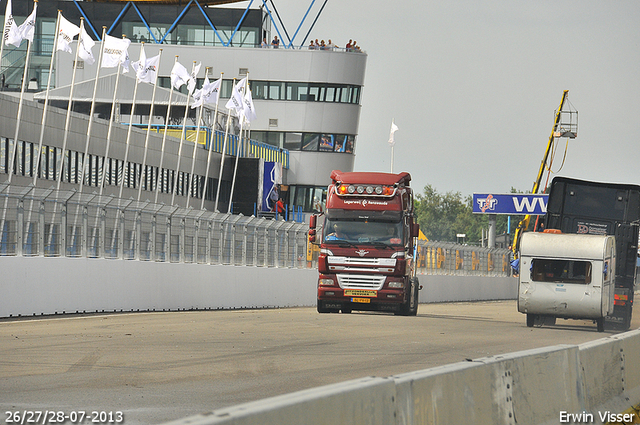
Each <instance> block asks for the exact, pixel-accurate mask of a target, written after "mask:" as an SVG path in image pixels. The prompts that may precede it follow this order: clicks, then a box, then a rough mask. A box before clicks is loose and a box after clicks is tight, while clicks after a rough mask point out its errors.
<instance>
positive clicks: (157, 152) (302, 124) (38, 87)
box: [0, 0, 367, 215]
mask: <svg viewBox="0 0 640 425" xmlns="http://www.w3.org/2000/svg"><path fill="white" fill-rule="evenodd" d="M233 3H238V2H235V1H229V0H218V1H205V0H191V1H184V0H183V1H129V2H124V1H76V0H73V1H62V0H58V1H41V2H40V3H38V9H37V19H36V26H35V37H34V41H33V42H32V43H28V42H27V41H24V42H23V43H22V44H21V46H20V47H19V48H14V47H12V46H6V45H5V46H4V50H3V53H2V60H1V62H0V64H1V70H0V73H1V74H2V82H3V87H2V93H0V103H1V104H2V107H1V108H0V185H2V184H3V183H10V184H11V185H15V186H25V187H26V186H29V185H32V184H33V185H35V186H36V187H41V188H50V187H56V188H58V189H64V190H75V191H77V192H83V193H99V194H100V195H113V196H114V197H118V198H121V199H134V200H138V201H147V200H148V201H151V202H154V203H164V204H166V205H178V206H181V207H187V208H188V207H191V208H195V209H199V208H204V209H207V210H210V211H213V210H214V209H217V210H218V211H221V212H227V210H228V209H229V208H230V209H231V210H232V211H234V212H242V213H243V214H245V215H251V214H253V213H258V212H259V211H260V210H261V209H264V208H267V207H266V206H265V205H263V202H264V198H265V196H267V195H268V193H267V192H269V191H270V190H271V189H270V188H269V186H268V185H265V182H267V183H268V182H269V181H272V180H275V182H276V183H278V184H281V196H282V197H283V198H284V200H285V202H286V204H287V207H288V211H298V212H303V213H308V212H311V211H313V210H314V209H316V210H317V209H320V208H321V205H322V203H323V201H324V197H325V191H326V187H327V185H328V183H329V174H330V171H331V170H332V169H341V170H343V171H352V170H353V163H354V158H355V152H356V147H357V132H358V125H359V117H360V99H361V95H362V89H363V84H364V75H365V68H366V59H367V57H366V54H365V53H362V52H353V51H346V50H345V49H338V48H331V49H326V50H315V49H312V50H310V49H309V48H308V47H307V45H306V43H307V39H306V38H303V37H302V36H303V35H304V34H303V31H296V35H294V36H293V37H289V33H288V32H287V31H286V28H285V26H284V24H283V23H282V22H281V21H280V19H279V17H278V14H277V10H275V6H276V5H275V4H274V3H273V2H266V1H262V2H253V1H252V2H249V5H248V6H247V7H246V8H243V7H234V5H233ZM246 3H247V2H242V4H246ZM253 3H260V4H259V5H258V6H255V5H253ZM1 4H2V10H0V12H2V13H4V5H5V4H6V3H5V2H2V3H1ZM312 4H313V2H312ZM33 5H34V2H33V1H29V0H12V11H13V17H14V18H15V21H16V22H17V23H18V24H20V23H22V22H23V21H24V19H25V17H26V16H28V15H29V14H30V13H31V11H32V9H33ZM58 11H60V13H61V14H62V15H63V16H64V18H65V19H66V20H68V21H69V22H72V23H74V24H75V25H80V22H81V19H82V20H83V21H84V26H85V28H86V30H87V31H88V33H89V35H90V36H91V38H92V39H93V40H96V41H97V43H96V45H95V47H94V48H93V54H94V56H95V57H96V63H94V64H89V63H86V62H84V61H82V60H76V56H75V52H76V44H77V43H76V42H74V43H73V44H72V52H73V53H67V52H63V51H55V50H54V37H55V33H56V22H57V16H58ZM312 18H314V16H313V13H309V14H307V15H305V19H307V20H309V21H310V20H311V19H312ZM3 22H4V17H3ZM304 22H305V21H304V20H303V22H301V23H300V24H299V25H296V27H297V28H298V29H300V28H303V23H304ZM310 31H311V30H310V29H309V32H307V34H309V33H310ZM103 33H107V34H109V35H111V36H114V37H121V36H123V35H124V36H126V37H127V38H128V39H130V40H131V41H132V43H131V45H130V47H129V49H128V52H129V57H130V59H131V60H132V61H135V60H138V58H139V55H140V52H141V49H142V46H144V51H145V54H146V56H147V57H151V56H155V55H158V54H160V55H161V58H160V64H159V68H158V69H159V71H158V76H159V78H158V84H157V86H156V87H157V88H156V90H154V86H153V85H152V84H147V83H137V82H136V79H135V75H133V73H128V74H122V73H120V74H119V75H118V73H117V69H118V68H110V69H109V68H98V65H99V60H98V55H99V54H100V50H101V43H100V41H99V40H100V39H101V38H102V34H103ZM275 36H277V37H278V38H279V39H280V40H281V42H280V45H279V46H277V48H276V47H274V46H272V45H271V40H272V39H273V38H274V37H275ZM296 37H298V38H297V39H296ZM263 40H266V41H267V45H266V46H264V45H262V44H263V43H262V42H263ZM28 50H29V54H30V56H29V66H28V69H27V74H26V75H27V82H26V84H25V88H26V92H25V93H24V95H21V82H22V81H23V75H24V74H23V71H24V68H25V61H26V60H27V51H28ZM54 53H55V54H54ZM52 57H53V58H54V61H53V66H52V68H51V65H50V64H51V58H52ZM176 61H179V62H180V63H181V64H183V65H184V66H185V67H186V68H187V69H189V70H190V69H191V67H192V65H193V64H194V63H201V68H200V72H199V74H198V75H197V77H198V84H197V86H198V87H200V86H201V85H202V84H203V81H204V79H205V72H208V74H207V77H208V79H209V80H211V81H213V80H217V79H219V78H222V86H221V89H220V96H221V99H220V101H219V106H218V108H217V110H218V111H217V113H216V108H215V106H214V105H207V106H206V108H204V109H203V110H202V112H201V115H199V114H200V111H199V109H198V108H195V109H192V108H187V106H186V105H187V102H188V99H189V98H188V96H187V90H186V87H184V86H183V87H182V88H181V90H180V91H176V90H171V82H170V74H171V70H172V68H173V66H174V63H175V62H176ZM74 64H75V65H76V67H75V73H74ZM50 69H53V72H52V73H51V86H50V90H49V91H47V90H46V88H47V83H48V81H49V74H50V72H49V70H50ZM244 77H247V78H248V81H249V86H250V88H251V92H252V97H253V102H254V104H255V110H256V114H257V118H256V119H255V120H254V121H252V122H251V123H250V126H249V128H248V129H247V131H245V132H244V137H243V138H239V137H238V135H239V133H240V127H239V123H238V120H237V119H236V118H234V117H233V116H231V121H229V123H230V125H229V126H227V119H228V118H229V112H228V111H227V110H226V108H225V107H224V105H225V103H226V101H227V100H228V98H229V97H230V96H231V92H232V88H233V84H234V81H237V80H239V79H241V78H244ZM96 81H97V86H96V85H95V82H96ZM21 97H22V98H23V100H22V101H20V100H19V99H20V98H21ZM69 99H71V100H72V102H71V107H70V108H69ZM45 100H47V105H48V108H47V113H46V120H45V121H46V122H45V123H44V128H43V125H42V124H43V111H44V110H45V107H44V105H45ZM152 105H153V106H152ZM169 105H171V108H169ZM152 107H153V112H152V111H151V108H152ZM92 109H93V117H92V118H90V114H91V111H92ZM68 111H69V112H68ZM185 112H187V117H188V118H187V122H186V127H185V128H186V130H187V131H186V139H185V140H184V141H182V140H181V139H182V138H181V133H182V126H183V124H184V116H185ZM198 117H201V119H200V122H199V123H200V126H197V123H198ZM129 124H131V125H129ZM165 126H166V128H167V130H168V131H167V136H166V137H165V136H164V131H165ZM227 128H228V129H229V132H228V134H229V137H228V138H227V142H226V143H225V137H224V135H225V132H226V131H225V130H226V129H227ZM16 133H17V137H16ZM14 139H16V140H17V143H14ZM223 146H226V150H225V154H224V158H223V155H222V151H223ZM14 153H15V156H14ZM237 153H239V154H238V155H237V156H238V158H237V159H236V154H237ZM12 157H13V158H12ZM12 167H13V170H11V168H12ZM221 168H222V170H221ZM3 175H4V176H5V177H2V176H3ZM4 187H5V188H6V187H7V186H6V185H5V186H4ZM0 189H2V188H1V187H0ZM232 192H233V195H232ZM231 197H232V199H231ZM230 200H231V201H232V202H231V205H230Z"/></svg>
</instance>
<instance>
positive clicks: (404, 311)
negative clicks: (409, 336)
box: [396, 279, 418, 316]
mask: <svg viewBox="0 0 640 425" xmlns="http://www.w3.org/2000/svg"><path fill="white" fill-rule="evenodd" d="M409 282H410V284H411V288H409V296H408V297H407V299H406V300H405V302H403V303H402V305H400V311H398V312H397V313H396V315H398V316H415V314H413V305H414V304H415V311H416V314H417V313H418V298H417V296H416V295H417V293H416V291H415V289H417V288H418V285H416V284H415V281H414V280H413V279H411V280H410V281H409ZM414 293H415V294H414Z"/></svg>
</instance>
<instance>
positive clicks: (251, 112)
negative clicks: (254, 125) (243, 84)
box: [244, 86, 258, 122]
mask: <svg viewBox="0 0 640 425" xmlns="http://www.w3.org/2000/svg"><path fill="white" fill-rule="evenodd" d="M244 116H245V117H246V118H247V121H249V122H251V121H253V120H255V119H256V118H258V116H257V115H256V108H255V107H254V106H253V97H252V96H251V89H250V88H249V86H247V88H246V89H245V92H244Z"/></svg>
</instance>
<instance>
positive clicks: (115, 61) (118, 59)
mask: <svg viewBox="0 0 640 425" xmlns="http://www.w3.org/2000/svg"><path fill="white" fill-rule="evenodd" d="M103 43H104V52H103V53H102V64H101V66H102V67H103V68H115V67H117V66H118V65H119V64H120V63H122V68H123V69H122V72H123V73H126V72H128V71H129V63H128V61H129V52H128V50H127V49H128V48H129V45H130V44H131V40H129V39H127V38H116V37H112V36H110V35H108V34H106V35H105V36H104V41H103Z"/></svg>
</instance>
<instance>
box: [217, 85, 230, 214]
mask: <svg viewBox="0 0 640 425" xmlns="http://www.w3.org/2000/svg"><path fill="white" fill-rule="evenodd" d="M235 86H236V79H235V78H234V79H233V83H232V87H235ZM231 95H232V96H233V94H231ZM229 121H231V109H227V124H226V125H225V130H224V141H223V142H222V155H221V157H220V173H219V174H218V189H217V190H216V203H215V204H214V207H213V210H214V211H216V212H217V211H218V199H220V183H222V170H223V168H224V153H225V151H226V150H227V138H228V137H229Z"/></svg>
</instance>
